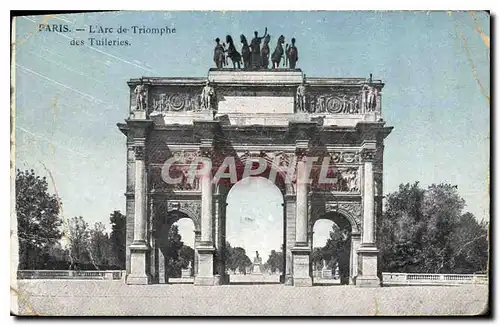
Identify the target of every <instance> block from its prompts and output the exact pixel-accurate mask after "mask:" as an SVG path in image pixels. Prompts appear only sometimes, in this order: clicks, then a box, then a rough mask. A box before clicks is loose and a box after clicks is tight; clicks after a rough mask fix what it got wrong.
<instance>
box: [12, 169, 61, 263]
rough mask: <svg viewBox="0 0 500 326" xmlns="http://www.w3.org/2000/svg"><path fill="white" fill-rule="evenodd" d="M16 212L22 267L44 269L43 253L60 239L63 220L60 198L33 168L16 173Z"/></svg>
mask: <svg viewBox="0 0 500 326" xmlns="http://www.w3.org/2000/svg"><path fill="white" fill-rule="evenodd" d="M16 213H17V234H18V237H19V269H37V268H42V266H43V265H44V258H43V256H44V254H45V253H47V252H48V251H49V250H50V248H51V247H52V246H53V245H54V244H56V242H57V241H58V240H59V239H60V238H61V230H60V226H61V224H62V220H61V218H60V217H59V199H58V198H57V196H56V195H53V194H50V193H49V192H48V183H47V180H46V178H45V177H43V178H42V177H40V176H37V175H36V174H35V172H34V171H33V170H31V171H27V170H26V171H21V170H17V172H16Z"/></svg>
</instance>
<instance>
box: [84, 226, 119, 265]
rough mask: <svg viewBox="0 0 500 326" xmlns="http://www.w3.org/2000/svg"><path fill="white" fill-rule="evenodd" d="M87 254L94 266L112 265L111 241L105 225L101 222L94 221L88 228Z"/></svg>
mask: <svg viewBox="0 0 500 326" xmlns="http://www.w3.org/2000/svg"><path fill="white" fill-rule="evenodd" d="M89 234H90V239H89V256H90V261H91V263H92V264H93V265H95V266H103V265H113V264H114V262H115V261H114V260H113V259H112V258H113V255H112V249H111V242H110V239H109V237H108V233H107V232H106V227H105V226H104V224H103V223H101V222H96V223H95V224H94V227H93V228H92V229H91V230H90V232H89Z"/></svg>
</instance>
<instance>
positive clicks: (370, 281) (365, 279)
mask: <svg viewBox="0 0 500 326" xmlns="http://www.w3.org/2000/svg"><path fill="white" fill-rule="evenodd" d="M355 282H356V286H357V287H360V288H376V287H380V279H379V278H378V277H377V276H358V277H356V281H355Z"/></svg>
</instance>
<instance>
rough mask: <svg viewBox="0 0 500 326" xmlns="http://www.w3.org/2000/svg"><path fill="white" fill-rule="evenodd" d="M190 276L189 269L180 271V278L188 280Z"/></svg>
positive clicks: (190, 270)
mask: <svg viewBox="0 0 500 326" xmlns="http://www.w3.org/2000/svg"><path fill="white" fill-rule="evenodd" d="M191 274H192V269H191V268H183V269H181V278H190V277H191Z"/></svg>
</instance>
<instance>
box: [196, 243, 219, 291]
mask: <svg viewBox="0 0 500 326" xmlns="http://www.w3.org/2000/svg"><path fill="white" fill-rule="evenodd" d="M196 249H197V250H198V255H199V257H198V275H196V277H195V278H194V285H216V278H215V275H214V252H215V248H214V247H213V246H212V245H211V244H210V243H200V245H199V246H198V247H197V248H196ZM219 279H220V278H219ZM217 282H219V281H218V280H217Z"/></svg>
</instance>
